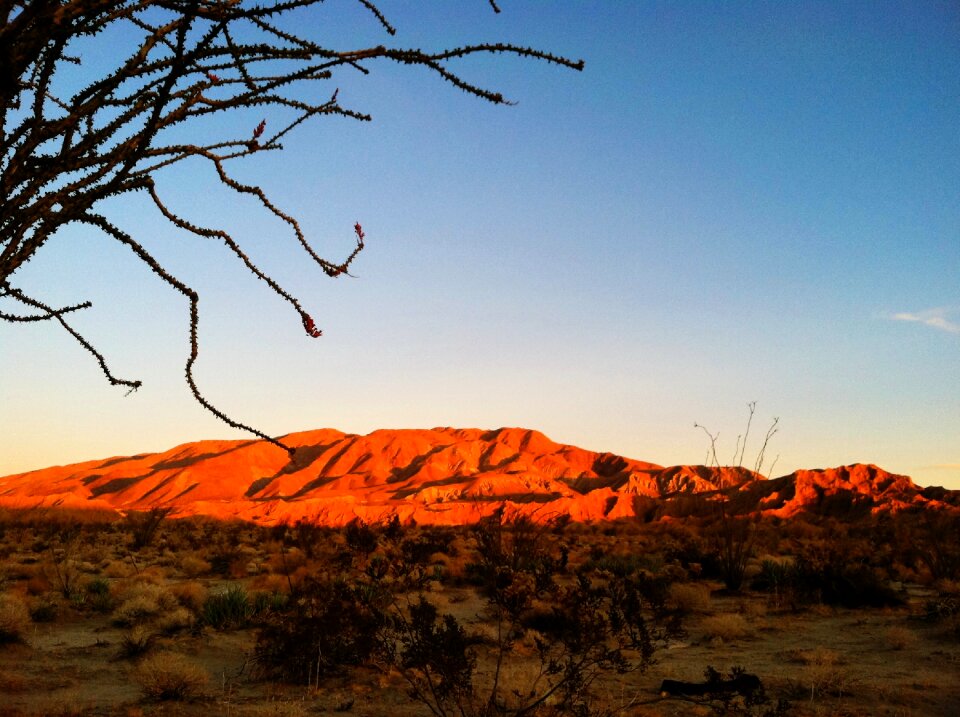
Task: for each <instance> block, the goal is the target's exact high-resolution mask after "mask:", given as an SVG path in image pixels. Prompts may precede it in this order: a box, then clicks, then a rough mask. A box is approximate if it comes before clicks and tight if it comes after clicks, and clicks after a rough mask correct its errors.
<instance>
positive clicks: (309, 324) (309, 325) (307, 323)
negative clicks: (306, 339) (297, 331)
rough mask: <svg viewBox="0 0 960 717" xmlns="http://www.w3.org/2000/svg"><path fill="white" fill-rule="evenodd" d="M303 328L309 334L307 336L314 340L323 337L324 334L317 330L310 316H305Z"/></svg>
mask: <svg viewBox="0 0 960 717" xmlns="http://www.w3.org/2000/svg"><path fill="white" fill-rule="evenodd" d="M303 328H304V330H305V331H306V332H307V336H310V337H312V338H315V339H316V338H319V337H320V336H322V335H323V332H322V331H321V330H320V329H318V328H317V325H316V324H315V323H313V319H312V318H311V317H310V315H309V314H304V315H303Z"/></svg>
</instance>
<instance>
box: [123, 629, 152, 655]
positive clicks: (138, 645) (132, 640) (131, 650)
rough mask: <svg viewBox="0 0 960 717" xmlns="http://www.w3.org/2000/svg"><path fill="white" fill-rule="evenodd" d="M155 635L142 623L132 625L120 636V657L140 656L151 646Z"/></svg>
mask: <svg viewBox="0 0 960 717" xmlns="http://www.w3.org/2000/svg"><path fill="white" fill-rule="evenodd" d="M156 639H157V635H156V633H155V632H153V631H152V630H150V629H149V628H147V627H146V626H144V625H134V626H133V627H132V628H130V629H129V630H127V631H126V632H125V633H123V635H122V636H121V637H120V657H123V658H126V659H135V658H138V657H142V656H143V655H145V654H147V652H148V651H149V650H150V649H151V648H152V647H153V645H154V643H155V642H156Z"/></svg>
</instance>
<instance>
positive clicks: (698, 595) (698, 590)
mask: <svg viewBox="0 0 960 717" xmlns="http://www.w3.org/2000/svg"><path fill="white" fill-rule="evenodd" d="M670 602H671V603H672V604H673V606H674V607H675V608H676V609H677V610H679V611H680V612H682V613H683V614H685V615H689V614H690V613H694V612H710V588H708V587H707V586H706V585H698V584H697V583H673V584H672V585H671V586H670Z"/></svg>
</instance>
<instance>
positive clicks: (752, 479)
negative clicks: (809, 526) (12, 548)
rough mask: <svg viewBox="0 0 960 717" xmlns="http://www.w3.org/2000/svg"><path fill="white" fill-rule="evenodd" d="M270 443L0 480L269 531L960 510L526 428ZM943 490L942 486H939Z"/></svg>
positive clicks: (27, 503) (2, 497)
mask: <svg viewBox="0 0 960 717" xmlns="http://www.w3.org/2000/svg"><path fill="white" fill-rule="evenodd" d="M284 440H285V441H286V442H287V444H288V445H292V446H295V447H296V448H297V451H296V457H295V459H294V460H292V461H291V460H290V459H289V457H288V456H287V454H286V453H284V452H283V451H282V450H279V449H277V448H276V447H275V446H273V445H271V444H269V443H266V442H264V441H200V442H197V443H188V444H185V445H182V446H178V447H176V448H173V449H171V450H169V451H166V452H163V453H150V454H142V455H137V456H129V457H120V458H110V459H107V460H96V461H88V462H86V463H78V464H75V465H70V466H60V467H55V468H47V469H43V470H38V471H32V472H30V473H21V474H18V475H12V476H7V477H5V478H0V505H5V506H16V507H24V508H25V507H34V506H47V507H57V506H59V507H70V508H78V507H88V508H101V509H103V508H106V509H111V510H118V511H126V510H145V509H149V508H152V507H156V506H174V507H175V508H176V511H177V514H180V515H192V514H194V515H195V514H200V515H209V516H215V517H218V518H241V519H245V520H253V521H256V522H259V523H273V522H277V521H281V520H297V519H301V518H303V519H308V520H311V521H317V522H320V523H324V524H328V525H342V524H344V523H346V522H349V521H350V520H352V519H353V518H355V517H360V518H362V519H363V520H365V521H368V522H377V521H384V520H388V519H390V518H392V517H393V516H394V515H396V516H398V517H399V518H400V519H401V520H404V521H406V520H408V519H411V518H412V519H414V520H416V521H417V522H418V523H421V524H446V525H451V524H463V523H471V522H475V521H476V520H477V519H479V518H481V517H482V516H484V515H489V514H490V513H492V512H493V511H494V510H496V509H497V508H498V507H499V506H501V505H505V506H507V508H508V509H509V510H510V511H515V512H520V513H524V514H528V515H531V516H534V517H536V518H543V519H546V518H549V517H553V516H557V515H569V516H570V517H571V518H573V519H574V520H602V519H616V518H625V517H633V516H636V515H648V514H649V509H650V506H651V503H652V501H651V499H664V500H669V499H671V498H675V497H677V496H682V495H684V494H690V493H698V494H705V495H706V496H707V497H710V496H715V495H716V494H717V491H718V490H719V489H722V490H724V491H725V492H728V493H731V494H732V493H736V494H738V496H739V497H738V500H745V501H747V502H748V508H749V509H751V510H757V511H762V512H763V513H765V514H773V515H779V516H784V517H786V516H790V515H793V514H795V513H798V512H801V511H804V510H814V511H817V512H830V511H831V510H840V509H843V508H845V507H846V508H849V507H850V506H854V505H856V506H860V507H862V508H868V509H870V510H899V509H903V508H906V507H909V506H912V505H924V504H930V505H944V504H945V503H950V504H953V505H960V499H958V495H960V492H957V491H944V490H943V489H926V490H921V489H920V488H918V487H917V486H916V485H914V483H913V482H912V481H911V480H910V478H908V477H906V476H900V475H893V474H890V473H887V472H886V471H884V470H882V469H880V468H877V467H876V466H872V465H860V464H858V465H853V466H845V467H843V468H834V469H830V470H814V471H797V472H796V473H793V474H791V475H788V476H784V477H782V478H776V479H772V480H766V479H764V478H762V477H761V476H759V475H757V474H755V473H752V472H751V471H748V470H746V469H743V468H709V467H705V466H674V467H670V468H664V467H661V466H658V465H655V464H653V463H646V462H644V461H638V460H633V459H630V458H624V457H622V456H618V455H614V454H612V453H595V452H593V451H587V450H583V449H581V448H576V447H574V446H568V445H562V444H559V443H554V442H553V441H551V440H550V439H548V438H547V437H546V436H544V435H543V434H542V433H539V432H537V431H531V430H524V429H519V428H501V429H498V430H493V431H483V430H479V429H455V428H435V429H432V430H380V431H374V432H373V433H370V434H369V435H366V436H359V435H352V434H345V433H341V432H340V431H336V430H330V429H323V430H316V431H306V432H303V433H294V434H291V435H289V436H286V437H285V439H284ZM931 491H933V492H931Z"/></svg>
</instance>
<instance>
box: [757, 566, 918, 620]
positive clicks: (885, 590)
mask: <svg viewBox="0 0 960 717" xmlns="http://www.w3.org/2000/svg"><path fill="white" fill-rule="evenodd" d="M752 587H753V588H754V589H755V590H761V591H765V592H769V593H771V594H772V595H773V596H774V599H775V601H776V602H777V603H778V604H779V603H781V602H789V603H790V604H791V605H793V606H794V607H797V606H800V605H809V604H813V603H823V604H825V605H838V606H841V607H847V608H857V607H887V606H896V605H902V604H903V602H904V600H903V597H902V596H901V595H900V594H898V593H897V592H896V591H895V590H894V589H893V588H892V587H891V586H890V583H889V581H888V580H886V579H885V578H884V577H882V576H881V575H880V574H879V572H878V570H876V569H874V568H872V567H870V566H869V565H867V564H865V563H862V562H850V561H849V559H848V558H847V557H846V556H844V555H841V554H839V553H836V552H832V553H828V554H827V555H816V554H805V555H800V556H799V557H797V558H796V559H795V560H794V561H793V562H792V563H791V562H787V561H778V560H765V561H763V563H762V565H761V567H760V572H759V573H758V574H757V575H756V576H755V577H754V579H753V582H752Z"/></svg>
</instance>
